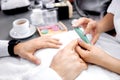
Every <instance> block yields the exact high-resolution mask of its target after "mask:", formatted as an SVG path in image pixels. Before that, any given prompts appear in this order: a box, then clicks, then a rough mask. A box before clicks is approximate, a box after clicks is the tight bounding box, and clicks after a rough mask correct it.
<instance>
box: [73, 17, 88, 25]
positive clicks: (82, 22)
mask: <svg viewBox="0 0 120 80" xmlns="http://www.w3.org/2000/svg"><path fill="white" fill-rule="evenodd" d="M89 21H90V20H89V18H85V17H82V18H80V19H78V20H77V21H76V22H75V23H74V24H73V27H77V26H84V25H85V24H88V22H89Z"/></svg>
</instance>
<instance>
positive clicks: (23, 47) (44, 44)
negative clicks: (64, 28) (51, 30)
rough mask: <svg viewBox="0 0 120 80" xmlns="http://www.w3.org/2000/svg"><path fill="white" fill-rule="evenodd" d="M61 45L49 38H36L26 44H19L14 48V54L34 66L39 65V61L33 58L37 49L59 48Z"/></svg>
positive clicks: (56, 40)
mask: <svg viewBox="0 0 120 80" xmlns="http://www.w3.org/2000/svg"><path fill="white" fill-rule="evenodd" d="M60 45H61V43H60V42H59V40H58V39H54V38H50V37H38V38H35V39H31V40H29V41H26V42H21V43H19V44H17V45H16V46H15V47H14V53H15V54H16V55H18V56H20V57H22V58H25V59H27V60H29V61H31V62H33V63H35V64H40V60H39V59H38V58H37V57H36V56H34V53H35V52H36V51H37V50H38V49H43V48H59V47H60Z"/></svg>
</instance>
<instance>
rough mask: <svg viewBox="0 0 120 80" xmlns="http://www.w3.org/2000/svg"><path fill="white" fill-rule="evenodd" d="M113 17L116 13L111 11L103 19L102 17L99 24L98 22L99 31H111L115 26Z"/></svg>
mask: <svg viewBox="0 0 120 80" xmlns="http://www.w3.org/2000/svg"><path fill="white" fill-rule="evenodd" d="M113 17H114V15H113V14H111V13H107V14H106V15H105V16H104V18H103V19H101V20H100V21H99V22H98V23H97V24H98V26H97V27H98V30H99V32H106V31H110V30H112V29H113V28H114V24H113Z"/></svg>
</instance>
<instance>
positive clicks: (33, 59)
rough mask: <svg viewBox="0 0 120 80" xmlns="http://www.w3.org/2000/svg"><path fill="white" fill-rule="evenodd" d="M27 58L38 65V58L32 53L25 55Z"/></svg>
mask: <svg viewBox="0 0 120 80" xmlns="http://www.w3.org/2000/svg"><path fill="white" fill-rule="evenodd" d="M26 59H27V60H29V61H31V62H33V63H35V64H37V65H39V64H40V63H41V61H40V59H38V58H37V57H36V56H34V55H32V54H29V55H28V56H27V57H26Z"/></svg>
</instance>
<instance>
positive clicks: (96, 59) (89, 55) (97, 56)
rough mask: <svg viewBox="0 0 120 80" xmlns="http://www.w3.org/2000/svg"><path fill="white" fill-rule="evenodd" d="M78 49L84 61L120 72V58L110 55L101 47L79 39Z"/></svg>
mask: <svg viewBox="0 0 120 80" xmlns="http://www.w3.org/2000/svg"><path fill="white" fill-rule="evenodd" d="M83 48H84V49H83ZM76 51H77V52H78V53H79V55H80V57H81V58H82V59H83V60H84V61H86V62H88V63H92V64H96V65H99V66H101V67H104V68H106V69H108V70H110V71H113V72H116V73H118V74H120V60H119V59H116V58H114V57H112V56H110V55H108V54H107V53H106V52H105V51H103V50H102V49H100V48H99V47H96V46H94V45H90V44H87V43H85V42H84V41H79V45H78V46H77V47H76ZM116 64H117V65H116Z"/></svg>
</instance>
